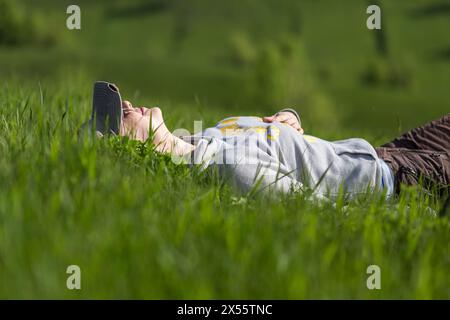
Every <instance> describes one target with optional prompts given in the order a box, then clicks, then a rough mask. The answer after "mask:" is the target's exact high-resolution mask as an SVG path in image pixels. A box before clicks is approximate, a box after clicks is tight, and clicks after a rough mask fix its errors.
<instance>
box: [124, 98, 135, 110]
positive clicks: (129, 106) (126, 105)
mask: <svg viewBox="0 0 450 320" xmlns="http://www.w3.org/2000/svg"><path fill="white" fill-rule="evenodd" d="M122 109H123V110H130V109H133V106H132V104H131V102H130V101H126V100H125V101H122Z"/></svg>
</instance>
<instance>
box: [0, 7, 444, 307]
mask: <svg viewBox="0 0 450 320" xmlns="http://www.w3.org/2000/svg"><path fill="white" fill-rule="evenodd" d="M429 2H430V1H419V0H415V1H410V2H408V4H395V5H394V4H393V3H392V4H391V3H390V2H389V3H388V2H386V6H387V7H386V11H387V12H388V13H389V15H388V16H387V20H386V21H387V22H388V23H389V24H388V25H387V26H388V29H387V30H388V31H387V34H388V36H389V43H390V49H391V56H390V59H391V61H394V62H398V61H400V62H402V63H403V62H405V65H406V68H407V69H408V71H409V72H411V74H412V76H411V77H412V82H411V85H410V86H407V87H389V86H386V85H380V86H367V85H364V84H363V83H362V82H361V74H362V73H363V72H364V70H365V69H366V68H367V66H368V65H369V64H370V62H371V61H373V60H374V59H375V60H376V61H379V60H377V59H379V58H378V57H377V56H376V54H375V53H374V48H373V39H372V34H370V33H369V32H368V31H367V29H365V18H366V16H365V13H364V12H365V11H364V6H365V2H363V1H356V0H354V1H348V2H346V4H345V5H344V4H339V5H337V4H332V3H331V1H323V0H321V1H302V2H298V3H299V5H297V1H295V2H292V1H288V0H283V1H271V0H266V1H264V2H262V1H260V0H258V1H256V0H244V1H243V0H240V1H237V0H230V1H225V2H220V3H219V2H214V4H210V2H207V1H201V0H196V1H193V2H192V7H191V11H188V13H186V12H184V11H183V7H182V6H181V5H180V3H182V2H176V1H173V3H176V4H175V6H174V7H173V8H172V9H170V10H168V11H164V12H160V13H155V14H148V15H140V16H132V17H123V18H111V17H109V16H108V15H107V14H106V13H105V12H106V11H107V10H106V9H105V8H106V4H105V3H106V2H101V1H98V2H95V3H93V2H90V1H80V3H81V6H82V12H83V20H82V21H83V22H82V23H83V29H82V31H80V32H70V31H67V30H65V29H64V28H61V25H62V26H64V23H65V22H64V19H65V15H64V13H65V8H66V3H65V2H61V1H50V0H47V1H42V2H40V3H39V4H36V3H35V2H34V1H25V4H27V8H28V9H29V10H31V11H30V12H33V13H35V14H37V15H38V18H39V17H40V20H39V19H38V20H39V21H41V22H42V23H43V27H44V29H45V30H48V31H54V33H55V34H53V36H54V38H55V39H56V40H55V41H56V44H55V45H54V46H50V47H46V46H41V45H32V46H31V45H30V46H24V47H4V46H3V47H2V46H0V81H1V82H0V298H157V299H160V298H289V299H299V298H321V299H322V298H369V299H380V298H402V299H405V298H444V299H449V298H450V291H449V288H450V276H449V270H450V247H449V246H448V244H449V243H450V221H449V217H443V218H438V217H436V216H435V214H434V212H436V211H437V210H439V207H440V205H441V204H440V202H439V200H438V199H435V198H432V197H429V196H426V195H424V194H422V193H421V192H419V191H418V190H415V189H410V190H406V191H405V192H404V193H403V194H402V195H401V196H400V197H398V198H395V199H392V200H385V199H384V198H383V196H382V195H381V194H373V195H366V196H365V197H362V198H360V199H355V200H354V201H352V202H350V203H344V202H343V201H342V200H339V201H338V202H337V203H336V204H335V205H333V204H330V203H314V202H311V201H310V200H308V199H306V196H305V195H302V194H288V195H284V196H278V197H277V196H273V195H260V194H257V195H245V194H239V193H237V191H235V190H233V189H231V188H230V187H229V186H228V185H227V184H225V183H224V182H223V181H221V180H220V179H219V178H218V177H217V176H216V175H215V174H214V172H210V171H208V172H200V171H199V170H197V169H193V170H191V169H189V168H187V167H185V166H176V165H174V164H173V163H172V162H171V161H170V159H169V158H166V157H163V156H160V155H158V154H156V153H155V152H154V151H153V149H152V147H151V145H149V144H140V143H136V142H132V141H126V140H124V139H118V138H111V139H102V140H90V139H88V138H86V137H85V138H82V139H79V137H78V136H77V134H76V132H77V130H78V128H79V127H80V125H81V124H82V123H83V122H84V121H85V120H86V119H87V118H88V117H89V115H90V111H91V94H92V92H91V90H92V83H93V81H95V80H98V79H105V80H110V81H114V82H116V83H117V84H118V85H119V86H120V88H121V91H122V94H123V96H124V98H126V99H129V100H131V101H133V102H134V103H136V104H138V105H155V104H159V105H161V108H162V110H163V112H164V114H165V117H166V120H167V123H168V126H169V128H171V129H175V128H179V127H184V128H187V129H189V130H192V129H193V121H194V120H203V121H204V124H205V125H212V124H214V123H215V122H216V121H217V120H220V119H222V118H224V117H226V116H230V115H261V116H262V115H267V114H270V113H272V112H274V111H277V110H278V109H279V108H280V107H281V106H284V105H293V106H294V107H296V108H297V109H298V110H299V111H300V113H301V114H302V118H303V122H304V126H305V129H306V131H307V132H308V133H310V134H313V135H317V136H320V137H324V138H328V139H342V138H347V137H350V136H360V137H364V138H366V139H367V140H369V141H370V142H372V143H373V144H375V145H376V144H379V143H382V142H385V141H387V140H389V139H391V138H392V137H393V136H395V135H396V134H398V133H399V131H402V130H405V129H407V128H410V127H412V126H414V125H417V124H420V123H421V122H424V121H427V120H431V119H432V118H434V117H437V116H439V115H442V114H443V113H445V112H448V105H449V103H450V98H449V96H448V93H447V91H448V90H447V89H448V88H447V86H448V83H449V79H450V78H449V75H450V64H449V61H448V60H445V59H435V58H433V57H434V56H433V54H434V53H435V52H436V50H440V49H443V48H445V47H446V46H447V47H448V45H449V44H448V42H446V41H447V40H446V39H447V33H446V30H448V24H449V20H448V19H447V20H445V19H443V17H445V16H439V17H427V18H421V19H420V20H417V19H416V18H414V17H412V16H411V11H412V10H416V9H418V8H422V7H423V6H425V5H426V4H428V3H429ZM108 3H110V4H111V5H115V6H126V4H125V2H120V1H108ZM127 3H128V2H127ZM383 3H384V2H383ZM436 3H437V1H436ZM67 4H69V2H67ZM180 6H181V7H180ZM184 14H187V15H188V18H187V22H186V26H187V31H188V32H187V33H186V36H185V38H184V39H179V38H177V37H179V36H176V34H175V33H174V32H173V30H174V29H175V26H176V24H177V23H179V19H180V17H184V16H183V15H184ZM298 16H300V17H301V19H299V20H298V21H297V17H298ZM297 23H298V24H297ZM178 27H180V26H178ZM430 34H431V36H430ZM236 39H238V41H236ZM113 40H117V43H118V45H114V43H113ZM236 61H238V62H236ZM242 61H244V62H242ZM261 88H263V89H261ZM72 264H76V265H78V266H80V268H81V272H82V281H81V285H82V290H80V291H70V290H68V289H67V288H66V279H67V277H68V275H67V274H66V268H67V266H69V265H72ZM372 264H376V265H379V266H380V267H381V285H382V288H381V290H372V291H371V290H368V289H367V287H366V279H367V277H368V275H367V274H366V268H367V267H368V266H369V265H372Z"/></svg>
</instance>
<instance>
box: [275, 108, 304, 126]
mask: <svg viewBox="0 0 450 320" xmlns="http://www.w3.org/2000/svg"><path fill="white" fill-rule="evenodd" d="M280 112H291V113H293V114H294V115H295V117H296V118H297V120H298V123H299V124H300V127H301V126H302V120H301V119H300V116H299V115H298V113H297V111H295V110H294V109H291V108H285V109H282V110H280V111H278V112H277V114H278V113H280Z"/></svg>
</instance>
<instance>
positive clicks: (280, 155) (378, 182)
mask: <svg viewBox="0 0 450 320" xmlns="http://www.w3.org/2000/svg"><path fill="white" fill-rule="evenodd" d="M101 108H103V107H97V108H96V107H95V98H94V112H93V116H95V117H97V128H98V127H99V125H98V124H101V123H102V122H103V123H104V122H105V115H108V117H112V118H113V119H114V121H116V123H117V126H116V128H115V129H114V128H113V129H112V128H111V127H110V128H109V131H113V132H115V133H116V134H119V135H121V136H128V137H129V138H131V139H136V140H140V141H146V140H147V139H151V142H152V143H153V144H154V145H155V150H156V151H158V152H160V153H166V154H170V155H172V156H174V157H175V158H176V157H183V158H184V159H185V160H186V161H187V162H189V163H192V164H197V165H201V166H203V167H204V168H206V167H212V166H215V167H217V168H218V172H219V173H220V174H221V175H223V176H225V177H228V178H230V180H231V181H232V182H233V183H234V184H235V185H236V186H237V187H239V188H240V189H242V190H244V191H248V190H250V189H252V188H261V189H264V190H270V191H282V192H287V191H289V190H305V189H307V190H312V191H313V192H314V194H315V195H316V196H319V197H327V198H330V199H334V198H335V197H336V196H337V195H338V194H339V193H340V192H342V191H343V192H344V193H345V194H347V195H349V196H355V195H358V194H365V193H367V192H368V191H369V192H370V191H384V192H386V194H387V196H390V195H392V194H394V193H398V192H399V191H400V187H401V185H402V184H407V185H414V184H418V183H419V182H421V183H422V184H423V185H424V186H425V187H426V188H430V189H432V188H433V189H437V190H439V192H441V193H446V192H448V186H449V181H450V155H449V153H450V115H446V116H444V117H443V118H441V119H439V120H435V121H433V122H431V123H428V124H426V125H424V126H422V127H419V128H416V129H414V130H412V131H410V132H408V133H405V134H404V135H402V136H400V137H398V138H396V139H395V140H393V141H392V142H390V143H387V144H385V145H383V146H382V147H379V148H374V147H372V146H371V145H370V144H369V143H368V142H367V141H365V140H363V139H347V140H341V141H335V142H329V141H325V140H322V139H320V138H317V137H313V136H310V135H306V134H304V132H303V129H302V127H301V121H300V118H299V116H298V114H297V112H295V111H294V110H292V109H284V110H281V111H280V112H278V113H276V114H274V115H272V116H267V117H264V118H259V117H243V116H241V117H231V118H227V119H224V120H222V121H220V122H218V123H217V124H216V125H215V126H214V127H212V128H207V129H206V130H203V131H202V132H200V133H197V134H195V135H193V136H184V137H179V136H176V135H174V134H172V133H171V132H170V130H169V129H168V128H167V127H166V125H165V123H164V118H163V114H162V111H161V109H159V108H144V107H139V108H136V107H134V106H133V105H132V104H131V103H130V102H128V101H124V102H123V103H121V108H119V109H118V110H119V111H117V114H114V112H112V113H111V109H108V110H106V111H105V110H103V111H102V110H101ZM105 108H111V106H110V105H109V107H105ZM99 121H100V122H99ZM100 127H102V126H101V125H100ZM103 127H104V126H103ZM103 127H102V128H103ZM97 130H98V129H97ZM97 132H99V133H101V134H104V133H105V132H108V130H106V129H104V128H103V130H98V131H97Z"/></svg>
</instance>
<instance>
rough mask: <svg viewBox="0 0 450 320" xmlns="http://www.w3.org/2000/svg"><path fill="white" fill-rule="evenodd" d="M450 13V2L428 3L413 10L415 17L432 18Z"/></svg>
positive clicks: (412, 13)
mask: <svg viewBox="0 0 450 320" xmlns="http://www.w3.org/2000/svg"><path fill="white" fill-rule="evenodd" d="M443 15H450V2H448V1H445V2H439V3H433V4H428V5H425V6H422V7H420V8H417V9H414V10H412V12H411V16H412V17H413V18H431V17H435V16H443Z"/></svg>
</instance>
